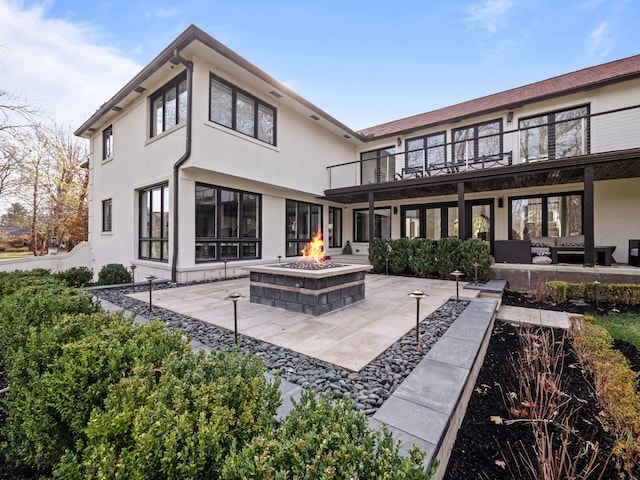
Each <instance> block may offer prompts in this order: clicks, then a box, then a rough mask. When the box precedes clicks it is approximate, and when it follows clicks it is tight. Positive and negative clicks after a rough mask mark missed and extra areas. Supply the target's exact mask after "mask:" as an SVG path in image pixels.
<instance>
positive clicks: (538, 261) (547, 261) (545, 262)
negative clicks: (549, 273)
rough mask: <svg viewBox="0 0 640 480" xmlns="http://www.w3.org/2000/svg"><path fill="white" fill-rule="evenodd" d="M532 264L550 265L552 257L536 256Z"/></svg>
mask: <svg viewBox="0 0 640 480" xmlns="http://www.w3.org/2000/svg"><path fill="white" fill-rule="evenodd" d="M531 263H533V264H535V265H549V264H550V263H551V257H547V256H546V255H536V256H535V257H533V258H532V259H531Z"/></svg>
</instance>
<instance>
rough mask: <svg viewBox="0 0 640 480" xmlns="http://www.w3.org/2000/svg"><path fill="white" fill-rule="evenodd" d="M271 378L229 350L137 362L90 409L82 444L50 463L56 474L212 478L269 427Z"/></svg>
mask: <svg viewBox="0 0 640 480" xmlns="http://www.w3.org/2000/svg"><path fill="white" fill-rule="evenodd" d="M278 404H279V391H278V384H277V382H274V383H270V382H269V381H267V380H266V379H265V376H264V366H263V364H262V362H261V361H260V360H259V359H258V358H257V357H253V356H245V355H241V354H239V353H237V352H215V353H213V354H212V355H211V356H209V357H205V356H204V355H202V354H201V355H184V356H182V357H172V358H171V359H170V360H168V361H167V362H166V363H165V365H164V366H163V368H162V369H161V370H160V371H159V370H158V369H155V370H154V369H152V368H149V367H140V368H137V369H136V371H135V374H134V375H132V376H130V377H128V378H123V379H122V381H120V382H119V383H118V384H117V385H116V386H114V387H112V389H111V391H110V393H109V396H108V398H107V400H106V404H105V405H106V406H105V409H104V410H103V411H98V410H95V411H94V414H93V415H92V417H91V421H90V423H89V425H88V427H87V430H86V432H87V442H86V446H85V448H84V449H83V450H82V451H81V452H78V453H76V454H67V455H65V457H64V458H63V460H62V462H61V464H60V466H59V467H58V468H57V469H56V472H55V473H56V476H57V477H58V478H64V479H77V480H80V479H84V478H93V479H97V480H99V479H114V478H119V479H147V478H176V479H178V478H179V479H210V478H220V473H221V469H222V465H223V463H224V461H225V460H226V459H227V458H228V457H229V456H230V455H231V454H232V452H233V451H234V450H235V449H236V448H238V449H239V448H242V447H243V446H244V445H245V444H246V443H247V442H249V441H250V440H251V439H252V438H254V437H256V436H258V435H260V436H262V435H266V434H267V432H268V431H270V430H272V429H273V428H274V427H275V420H274V419H275V413H276V408H277V407H278Z"/></svg>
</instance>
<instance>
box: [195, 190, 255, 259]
mask: <svg viewBox="0 0 640 480" xmlns="http://www.w3.org/2000/svg"><path fill="white" fill-rule="evenodd" d="M195 211H196V235H195V242H196V244H195V252H196V253H195V259H196V262H215V261H221V260H238V259H246V258H260V251H261V250H260V195H258V194H256V193H250V192H243V191H239V190H231V189H227V188H221V187H216V186H214V185H206V184H201V183H197V184H196V198H195Z"/></svg>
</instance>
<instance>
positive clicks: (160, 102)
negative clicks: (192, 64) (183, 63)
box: [151, 72, 187, 137]
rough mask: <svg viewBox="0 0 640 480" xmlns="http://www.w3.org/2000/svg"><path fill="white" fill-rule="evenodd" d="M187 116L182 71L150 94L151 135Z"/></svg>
mask: <svg viewBox="0 0 640 480" xmlns="http://www.w3.org/2000/svg"><path fill="white" fill-rule="evenodd" d="M186 118H187V74H186V72H185V73H182V74H180V75H178V76H177V77H176V78H174V79H173V80H171V81H170V82H169V83H167V84H166V85H165V86H164V87H162V88H161V89H160V90H158V91H157V92H155V93H154V94H153V95H151V137H155V136H156V135H158V134H160V133H162V132H165V131H167V130H169V129H171V128H173V127H175V126H176V125H178V124H179V123H182V122H184V121H185V120H186Z"/></svg>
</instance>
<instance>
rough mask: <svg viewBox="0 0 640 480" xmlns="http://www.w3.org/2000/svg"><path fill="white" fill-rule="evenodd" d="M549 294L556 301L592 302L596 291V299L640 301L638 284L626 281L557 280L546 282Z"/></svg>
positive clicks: (623, 303)
mask: <svg viewBox="0 0 640 480" xmlns="http://www.w3.org/2000/svg"><path fill="white" fill-rule="evenodd" d="M547 288H548V290H549V296H550V297H551V299H552V300H553V301H554V302H556V303H564V302H567V301H569V300H578V299H582V300H585V301H587V302H594V301H595V299H596V291H597V295H598V301H599V302H603V303H611V304H619V305H635V304H638V303H640V284H634V283H631V284H626V283H617V284H616V283H611V284H609V283H601V284H595V283H571V282H564V281H559V280H554V281H550V282H547Z"/></svg>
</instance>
